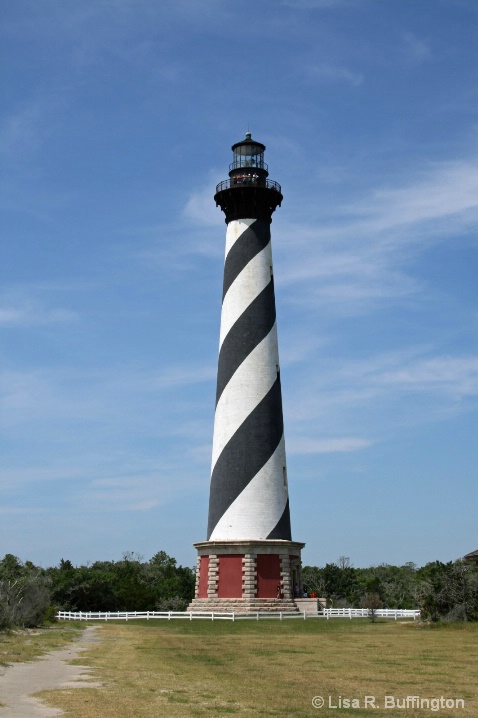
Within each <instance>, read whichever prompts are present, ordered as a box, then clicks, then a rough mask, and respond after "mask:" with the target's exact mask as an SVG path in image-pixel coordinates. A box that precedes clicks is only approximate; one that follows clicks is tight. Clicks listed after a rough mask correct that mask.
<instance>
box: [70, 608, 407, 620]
mask: <svg viewBox="0 0 478 718" xmlns="http://www.w3.org/2000/svg"><path fill="white" fill-rule="evenodd" d="M374 614H375V617H376V618H389V619H394V620H395V621H396V620H397V619H398V618H409V619H413V620H414V621H415V620H416V619H417V618H420V611H419V610H415V609H413V610H410V609H401V608H399V609H394V608H380V609H377V610H375V611H374ZM370 616H371V613H370V609H368V608H324V609H322V610H321V611H300V612H299V613H289V612H285V611H283V612H279V611H278V612H277V613H261V612H254V613H235V612H224V611H58V613H57V614H56V618H58V619H59V620H60V621H134V620H138V619H143V620H144V619H146V620H147V621H149V620H150V619H165V620H167V621H171V620H175V619H183V620H184V619H186V620H189V621H194V620H196V619H202V620H205V619H207V620H209V621H244V620H256V621H259V620H261V619H263V618H270V619H276V620H279V621H282V620H283V619H289V618H302V619H303V620H304V621H305V620H306V619H307V618H325V619H327V620H329V619H330V618H349V619H352V618H369V617H370Z"/></svg>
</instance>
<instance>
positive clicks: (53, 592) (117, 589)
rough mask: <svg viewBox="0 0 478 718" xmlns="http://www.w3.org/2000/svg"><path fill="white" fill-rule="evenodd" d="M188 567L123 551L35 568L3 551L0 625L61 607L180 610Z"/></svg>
mask: <svg viewBox="0 0 478 718" xmlns="http://www.w3.org/2000/svg"><path fill="white" fill-rule="evenodd" d="M194 583H195V574H194V571H193V569H191V568H188V567H184V566H178V565H177V564H176V559H174V558H172V557H171V556H168V554H167V553H166V552H165V551H159V552H158V553H157V554H155V555H154V556H153V557H152V558H151V559H150V560H149V561H144V560H143V559H142V557H141V556H138V555H137V554H134V553H125V554H124V555H123V557H122V559H121V560H120V561H96V562H95V563H93V564H91V565H88V566H74V565H73V564H72V563H71V561H69V560H65V559H62V560H61V561H60V563H59V565H58V566H55V567H52V568H41V567H38V566H35V565H34V564H33V563H31V562H30V561H26V562H25V563H23V562H22V561H20V560H19V559H18V558H17V557H16V556H13V555H12V554H7V555H6V556H5V557H4V558H3V559H2V560H1V561H0V629H6V628H11V627H13V626H23V627H33V626H37V625H41V624H42V623H44V622H45V621H47V620H51V619H53V617H54V616H55V614H56V612H57V611H59V610H61V611H168V610H174V611H183V610H185V608H186V607H187V605H188V603H189V601H190V600H191V599H192V598H193V595H194Z"/></svg>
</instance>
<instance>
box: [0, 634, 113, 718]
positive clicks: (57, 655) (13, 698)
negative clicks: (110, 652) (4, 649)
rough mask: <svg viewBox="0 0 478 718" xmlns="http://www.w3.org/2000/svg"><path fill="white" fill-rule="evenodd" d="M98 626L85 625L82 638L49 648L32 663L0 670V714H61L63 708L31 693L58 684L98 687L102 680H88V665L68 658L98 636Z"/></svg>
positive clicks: (1, 717) (18, 717)
mask: <svg viewBox="0 0 478 718" xmlns="http://www.w3.org/2000/svg"><path fill="white" fill-rule="evenodd" d="M99 628H100V626H91V627H90V628H86V629H85V630H84V631H83V633H82V635H81V638H80V639H79V640H78V641H75V642H74V643H70V644H68V646H67V647H66V648H62V649H60V650H59V651H52V652H51V653H47V654H45V655H44V656H41V658H39V659H38V660H37V661H34V662H33V663H14V664H13V665H12V666H9V667H8V668H6V669H0V670H1V671H4V673H3V675H1V674H0V703H2V704H3V705H2V706H1V707H0V718H51V717H52V716H61V715H62V714H63V711H61V710H60V709H58V708H51V707H49V706H47V705H46V704H45V703H42V702H41V701H40V700H39V699H38V698H33V697H32V695H33V694H34V693H39V692H40V691H50V690H57V689H59V688H84V687H86V688H98V687H99V686H100V685H101V683H95V682H94V681H92V680H91V668H89V667H88V666H72V665H70V664H69V663H67V661H72V660H73V659H74V658H77V657H78V654H79V653H81V651H84V650H86V648H88V646H89V645H91V644H92V643H97V642H98V641H99V640H100V638H99V636H98V634H97V631H98V629H99Z"/></svg>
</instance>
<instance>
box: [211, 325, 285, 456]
mask: <svg viewBox="0 0 478 718" xmlns="http://www.w3.org/2000/svg"><path fill="white" fill-rule="evenodd" d="M278 367H279V353H278V349H277V326H276V323H275V322H274V326H273V327H272V329H271V330H270V332H269V334H267V336H266V337H264V339H263V340H262V341H261V342H259V344H258V345H257V346H256V347H255V348H254V349H253V350H252V351H251V353H250V354H249V355H248V356H247V357H246V358H245V359H244V361H243V362H242V364H241V365H240V366H239V367H238V368H237V370H236V371H235V372H234V374H233V375H232V377H231V379H230V380H229V382H228V383H227V385H226V387H225V389H224V391H223V392H222V394H221V397H220V399H219V401H218V403H217V407H216V415H215V418H214V440H213V447H212V468H213V469H214V466H215V464H216V461H217V459H218V458H219V455H220V453H221V452H222V450H223V449H224V447H225V446H226V444H227V442H228V441H229V440H230V439H231V437H232V436H233V435H234V434H235V432H236V431H237V430H238V428H239V427H240V426H241V424H242V423H243V422H244V421H245V419H247V417H248V416H249V414H250V413H251V411H253V409H255V408H256V406H257V405H258V404H259V402H260V401H261V400H262V399H263V398H264V397H265V395H266V394H267V392H268V391H269V390H270V388H271V387H272V385H273V384H274V382H275V380H276V378H277V370H278Z"/></svg>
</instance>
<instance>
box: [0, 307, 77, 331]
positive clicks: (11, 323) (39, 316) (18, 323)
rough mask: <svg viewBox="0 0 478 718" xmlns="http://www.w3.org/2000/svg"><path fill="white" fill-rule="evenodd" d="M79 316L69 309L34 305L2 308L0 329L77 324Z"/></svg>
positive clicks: (0, 310) (0, 308)
mask: <svg viewBox="0 0 478 718" xmlns="http://www.w3.org/2000/svg"><path fill="white" fill-rule="evenodd" d="M78 319H79V314H78V313H77V312H73V311H71V310H69V309H60V308H50V309H48V308H45V307H41V306H38V305H35V304H33V303H25V304H24V305H23V306H21V307H14V306H3V307H2V306H0V327H2V326H3V327H31V326H42V325H47V324H69V323H71V322H76V321H78Z"/></svg>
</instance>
